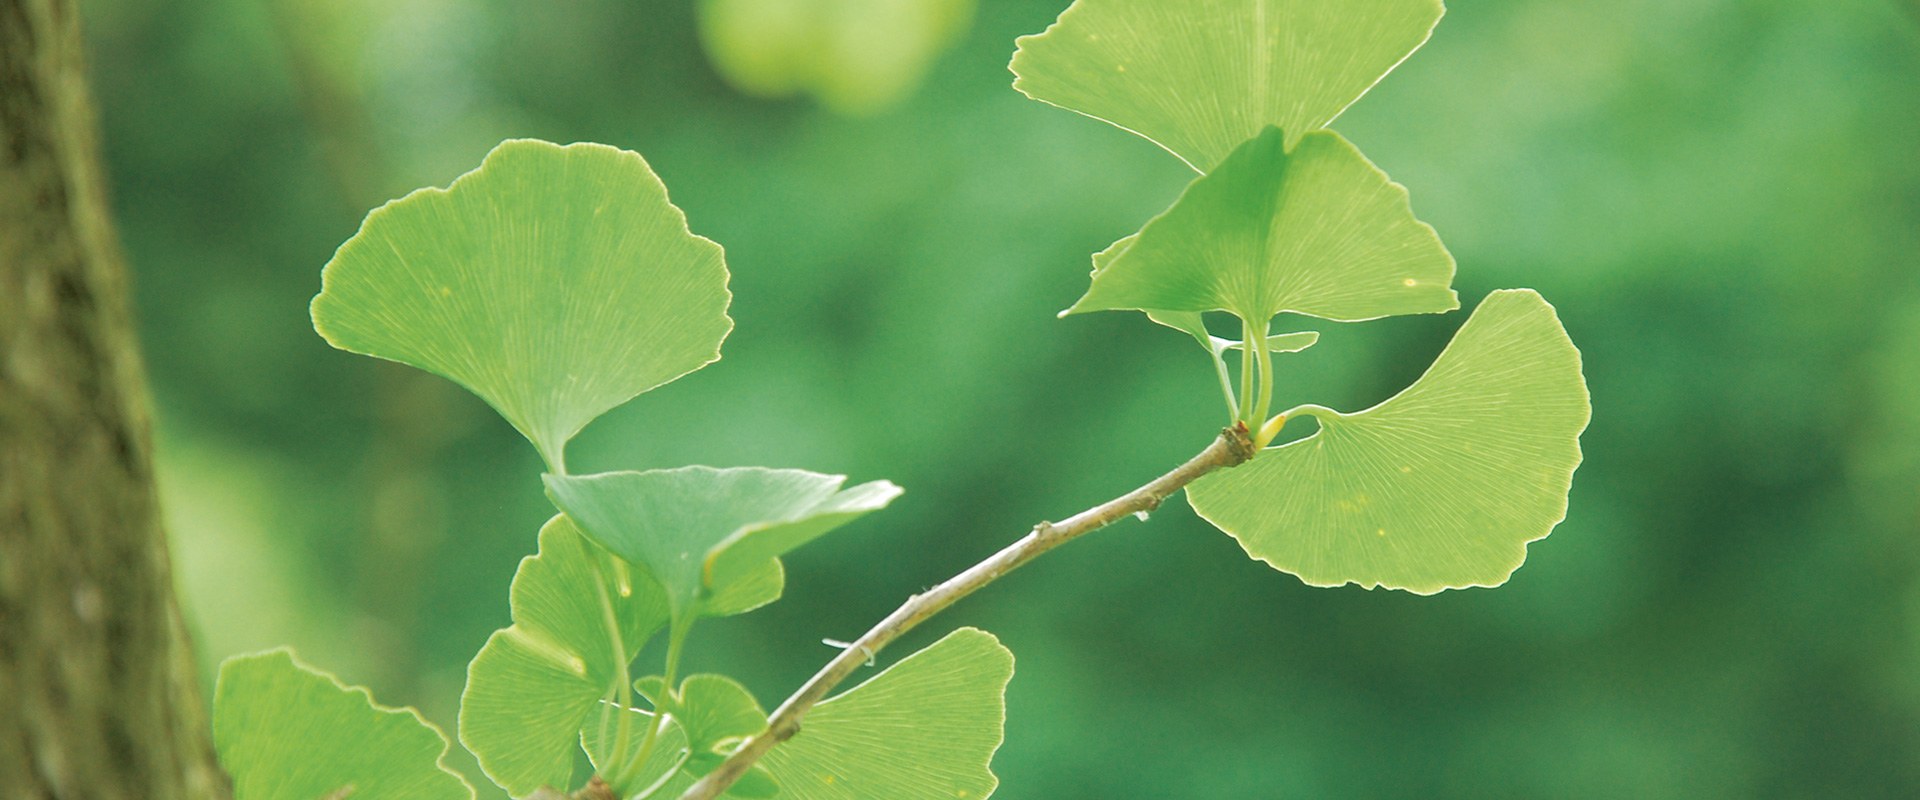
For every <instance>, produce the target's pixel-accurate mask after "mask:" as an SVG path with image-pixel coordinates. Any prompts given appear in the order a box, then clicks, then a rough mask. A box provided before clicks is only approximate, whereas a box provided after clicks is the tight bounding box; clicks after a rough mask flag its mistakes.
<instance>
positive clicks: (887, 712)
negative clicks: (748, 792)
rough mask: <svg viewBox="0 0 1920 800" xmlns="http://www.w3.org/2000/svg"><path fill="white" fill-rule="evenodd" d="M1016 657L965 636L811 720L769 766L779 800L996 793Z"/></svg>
mask: <svg viewBox="0 0 1920 800" xmlns="http://www.w3.org/2000/svg"><path fill="white" fill-rule="evenodd" d="M1012 677H1013V653H1011V652H1009V651H1008V650H1007V648H1005V647H1003V646H1001V644H1000V640H998V639H995V638H994V637H993V635H992V634H990V633H987V632H986V631H982V630H978V629H975V628H961V629H960V630H957V631H954V632H953V633H950V634H947V636H946V637H945V638H942V639H941V640H940V641H938V642H935V643H933V644H932V645H931V646H929V647H927V648H926V649H925V650H921V651H920V652H918V653H914V654H913V655H911V656H908V657H906V658H905V659H902V660H901V661H900V662H899V663H897V664H894V665H893V666H892V667H889V668H888V669H887V670H886V671H884V672H882V673H880V674H879V675H876V676H874V677H873V678H872V679H870V680H868V681H867V682H866V683H863V684H861V685H859V686H857V687H855V688H853V689H851V690H849V691H847V692H845V693H844V694H841V695H839V696H837V697H834V698H833V699H830V700H827V701H826V702H824V703H821V704H820V705H819V706H817V707H815V708H814V709H813V712H812V713H810V714H808V715H807V718H806V722H805V724H804V725H802V726H801V729H800V732H799V733H798V734H795V735H794V737H793V738H792V739H790V740H788V741H787V742H786V743H785V744H782V745H780V746H779V747H775V748H773V749H772V750H769V751H767V754H766V755H765V756H764V757H762V758H761V763H763V764H765V765H766V767H767V770H768V771H769V772H771V773H772V774H773V776H774V777H775V778H776V779H778V781H779V784H780V794H779V795H778V797H779V798H781V800H873V798H887V800H960V799H961V798H965V799H966V800H973V799H974V798H984V797H986V796H988V795H990V794H992V793H993V790H994V787H995V786H997V785H998V784H999V779H998V778H996V777H994V774H993V771H992V769H990V766H989V765H990V763H991V762H992V760H993V753H994V751H995V750H998V749H999V748H1000V741H1001V738H1002V735H1003V734H1002V730H1001V726H1002V725H1003V724H1004V723H1005V721H1006V689H1007V681H1008V680H1010V679H1011V678H1012Z"/></svg>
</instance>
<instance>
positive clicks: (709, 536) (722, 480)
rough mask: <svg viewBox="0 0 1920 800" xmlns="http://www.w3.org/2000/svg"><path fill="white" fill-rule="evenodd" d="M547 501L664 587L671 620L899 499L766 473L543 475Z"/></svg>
mask: <svg viewBox="0 0 1920 800" xmlns="http://www.w3.org/2000/svg"><path fill="white" fill-rule="evenodd" d="M546 482H547V494H548V495H549V496H550V497H552V499H553V502H554V504H555V505H557V506H559V507H560V508H561V509H562V510H564V511H566V512H567V515H568V516H569V517H572V518H573V519H574V520H575V521H577V522H578V523H579V524H580V527H581V528H582V529H583V530H584V531H585V532H586V533H587V535H589V536H591V537H593V538H594V539H595V540H597V541H599V542H600V543H601V544H602V545H604V546H606V548H607V549H609V550H611V551H613V552H614V553H616V554H618V555H619V556H620V557H622V558H625V559H627V560H628V561H631V562H633V563H635V564H639V565H642V566H644V567H646V569H647V570H648V571H649V572H651V573H652V574H653V576H654V577H655V578H657V579H659V581H660V583H661V585H662V586H664V587H665V588H666V592H667V602H668V605H669V607H670V608H671V609H672V610H673V611H672V613H673V616H674V618H675V619H676V620H686V619H690V618H691V617H692V615H694V614H697V613H699V612H700V610H701V609H702V608H703V607H704V605H705V604H707V603H709V602H711V600H710V596H711V595H721V594H725V593H726V592H727V590H728V589H729V588H730V587H731V585H732V584H734V583H737V582H739V581H742V580H751V579H754V576H755V575H756V574H757V573H758V572H759V571H760V570H763V569H764V568H765V567H764V565H765V563H766V562H767V561H769V560H772V559H774V558H775V557H777V556H779V555H781V554H783V553H786V552H788V551H790V550H792V549H794V548H796V547H799V546H800V545H803V544H806V543H807V542H809V541H812V540H813V539H814V538H816V537H819V536H821V535H822V534H825V533H826V532H828V531H830V530H833V529H834V528H837V527H839V526H841V525H844V524H846V523H848V522H851V521H853V520H854V519H857V518H859V517H860V516H862V515H865V514H867V513H868V512H871V511H874V510H876V509H879V508H882V507H884V506H886V505H887V503H889V502H892V500H893V498H895V497H898V496H899V495H900V487H898V486H895V485H893V484H891V483H888V482H886V481H874V482H871V483H863V484H860V485H858V486H855V487H852V488H850V489H845V490H842V489H841V488H840V486H841V484H843V483H845V482H846V476H844V475H822V474H820V473H817V472H807V471H805V470H797V469H766V468H763V467H737V468H732V469H714V468H712V467H681V468H679V469H666V470H650V471H647V472H609V473H603V474H599V475H585V476H564V475H547V476H546Z"/></svg>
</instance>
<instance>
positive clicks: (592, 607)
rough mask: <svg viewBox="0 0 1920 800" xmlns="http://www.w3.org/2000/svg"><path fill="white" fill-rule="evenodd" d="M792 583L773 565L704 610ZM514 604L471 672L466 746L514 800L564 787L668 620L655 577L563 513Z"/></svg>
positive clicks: (763, 598)
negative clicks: (584, 737)
mask: <svg viewBox="0 0 1920 800" xmlns="http://www.w3.org/2000/svg"><path fill="white" fill-rule="evenodd" d="M783 576H784V573H783V572H782V571H781V568H780V562H778V561H768V562H766V563H765V565H764V567H763V569H762V570H761V571H760V572H758V573H756V574H755V575H753V576H751V577H749V578H746V579H743V580H741V581H739V582H737V583H735V584H734V586H732V587H729V589H728V591H727V592H724V593H721V594H719V595H716V596H715V597H714V598H713V601H712V602H710V603H709V604H708V605H707V607H706V608H705V609H704V613H706V614H709V615H718V614H731V613H739V612H741V611H746V610H748V609H752V608H756V607H758V606H761V605H764V604H766V603H769V602H772V601H773V599H774V598H776V597H778V596H779V595H780V590H781V589H782V587H783V583H784V579H783ZM508 596H509V598H510V603H511V606H512V613H513V625H512V626H511V627H507V628H502V629H500V630H498V631H495V632H494V634H493V635H492V636H491V637H488V639H487V643H486V645H485V646H484V647H482V648H480V654H479V655H477V656H475V657H474V659H473V663H471V664H469V665H468V666H467V687H466V691H465V692H463V693H462V694H461V695H460V742H461V744H464V745H466V746H467V749H468V750H471V751H473V754H474V756H475V758H476V759H477V760H478V761H479V762H480V768H481V769H482V770H484V771H485V772H486V773H487V777H489V778H492V779H493V782H494V783H497V784H499V785H500V786H502V787H504V788H506V789H507V791H509V792H512V793H514V794H515V795H525V794H527V793H529V792H532V791H533V790H535V789H538V788H540V787H541V786H543V785H545V786H553V787H556V788H562V789H564V788H567V787H568V786H569V783H570V781H571V780H572V777H573V764H574V757H575V755H576V752H577V748H576V747H575V744H574V743H575V741H576V739H577V737H578V736H579V733H580V730H581V728H582V727H583V726H585V727H593V726H594V725H595V724H596V723H597V722H599V721H600V720H601V716H600V715H597V714H594V713H593V712H594V711H595V710H596V709H604V708H608V707H607V706H605V705H604V701H606V700H609V699H611V698H612V696H613V695H616V694H617V689H618V684H619V683H622V682H625V680H626V677H627V664H628V663H630V662H631V661H632V660H633V658H634V657H635V656H636V655H638V654H639V652H640V649H641V648H642V647H644V646H645V645H646V643H647V641H648V640H649V639H651V638H652V637H653V635H654V634H655V633H656V632H658V631H659V630H660V628H661V627H662V626H663V625H665V624H666V621H667V599H666V595H665V594H664V593H663V592H662V591H661V589H660V585H659V584H658V583H656V582H655V581H654V580H653V578H652V576H650V575H648V574H647V572H646V571H644V570H641V569H638V568H635V567H634V566H632V565H631V564H628V563H627V562H625V561H622V560H621V559H619V558H617V557H615V556H614V555H613V554H611V553H608V552H607V551H606V550H604V549H602V548H601V547H600V546H599V545H597V544H594V543H593V541H592V540H590V539H588V538H587V537H585V536H583V535H581V533H580V531H579V529H578V528H577V527H576V526H575V525H574V524H573V522H571V521H570V520H568V519H567V518H566V517H564V516H556V517H554V518H553V519H552V520H550V521H548V522H547V524H546V526H545V527H542V528H541V529H540V552H539V554H538V555H533V556H528V557H527V558H524V559H521V561H520V569H519V571H518V572H516V573H514V576H513V586H512V588H511V589H510V590H509V591H508ZM608 713H609V714H610V713H611V711H610V710H609V711H608ZM583 720H584V722H583Z"/></svg>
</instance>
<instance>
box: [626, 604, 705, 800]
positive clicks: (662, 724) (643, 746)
mask: <svg viewBox="0 0 1920 800" xmlns="http://www.w3.org/2000/svg"><path fill="white" fill-rule="evenodd" d="M686 640H687V626H685V625H682V624H680V623H679V622H677V621H676V622H675V623H674V624H673V627H672V628H671V629H670V630H668V632H667V666H666V670H665V672H664V673H662V674H663V676H664V677H665V680H663V681H661V682H660V696H659V697H658V698H656V699H655V702H654V704H653V719H652V720H651V721H650V722H648V724H647V734H646V736H645V738H642V739H641V740H640V750H639V752H636V753H634V754H633V759H632V760H631V761H628V762H627V763H626V764H625V765H624V766H623V767H622V768H621V770H620V776H621V778H623V779H628V778H631V777H633V771H634V770H637V769H640V768H641V767H644V766H646V764H647V759H648V758H649V757H651V756H652V755H653V748H654V746H656V745H658V744H659V743H660V733H661V731H662V730H664V729H665V728H666V727H667V725H666V723H667V713H668V712H667V709H668V708H669V707H671V706H672V703H670V702H668V699H669V698H671V697H673V686H674V681H676V680H678V679H679V672H680V647H681V645H682V644H684V643H685V642H686ZM614 788H616V789H624V788H625V784H624V782H623V783H617V784H614Z"/></svg>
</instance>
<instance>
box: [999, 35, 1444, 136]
mask: <svg viewBox="0 0 1920 800" xmlns="http://www.w3.org/2000/svg"><path fill="white" fill-rule="evenodd" d="M1443 12H1444V8H1443V7H1442V5H1441V2H1440V0H1189V1H1188V2H1166V0H1076V2H1074V4H1073V5H1072V6H1071V7H1069V8H1068V9H1067V10H1066V11H1065V12H1064V13H1062V14H1061V15H1060V20H1059V21H1058V22H1056V23H1054V24H1053V26H1052V27H1049V28H1047V30H1046V31H1045V32H1044V33H1041V34H1038V35H1034V36H1023V37H1021V38H1020V40H1019V41H1018V44H1019V48H1020V49H1019V51H1018V52H1016V53H1014V56H1013V64H1012V69H1013V72H1014V75H1016V76H1017V79H1016V80H1015V81H1014V82H1013V86H1014V88H1015V89H1018V90H1020V92H1021V93H1023V94H1025V95H1027V96H1028V97H1031V98H1033V99H1035V100H1039V101H1041V102H1044V103H1049V104H1052V105H1056V106H1059V107H1061V108H1065V109H1068V110H1071V111H1078V112H1080V113H1082V114H1085V115H1087V116H1090V117H1093V118H1095V119H1099V120H1104V121H1106V122H1109V123H1112V124H1113V125H1116V126H1118V127H1120V128H1122V129H1125V130H1128V131H1132V132H1134V133H1137V134H1139V135H1141V136H1144V137H1146V138H1148V139H1150V140H1152V141H1154V142H1156V143H1158V144H1160V145H1161V146H1162V147H1165V148H1166V149H1167V150H1169V151H1171V152H1172V153H1173V154H1174V155H1177V156H1179V157H1180V158H1182V159H1184V160H1185V161H1186V162H1187V163H1188V164H1190V165H1192V166H1193V168H1194V169H1196V170H1199V171H1201V172H1206V171H1209V170H1211V169H1212V168H1213V165H1214V164H1217V163H1219V162H1220V160H1221V159H1223V158H1225V157H1226V155H1227V153H1229V152H1231V151H1232V150H1233V149H1234V148H1235V147H1236V146H1238V145H1239V144H1240V143H1241V142H1243V141H1246V140H1247V139H1248V138H1251V137H1252V136H1254V135H1255V134H1257V133H1259V132H1260V131H1261V130H1262V129H1264V128H1266V127H1267V126H1269V125H1272V126H1278V127H1279V128H1280V129H1281V130H1284V131H1286V132H1287V136H1288V143H1289V145H1291V144H1292V143H1293V142H1297V141H1299V140H1300V139H1301V138H1302V137H1303V136H1304V135H1305V134H1307V133H1308V132H1311V131H1314V130H1317V129H1319V128H1322V127H1325V126H1326V125H1327V123H1329V122H1332V121H1333V119H1334V118H1335V117H1337V116H1339V115H1340V112H1342V111H1344V110H1346V108H1347V106H1349V105H1352V104H1353V101H1355V100H1358V99H1360V96H1361V95H1363V94H1365V93H1366V92H1367V90H1368V89H1371V88H1373V85H1374V84H1375V83H1378V82H1379V81H1380V79H1381V78H1382V77H1384V76H1385V75H1386V74H1387V72H1388V71H1390V70H1392V69H1393V68H1394V67H1395V66H1397V65H1398V64H1399V63H1400V62H1401V61H1402V60H1405V59H1406V57H1407V56H1408V55H1411V54H1412V53H1413V51H1414V50H1416V49H1419V47H1420V45H1421V44H1423V43H1425V42H1426V40H1427V36H1428V35H1429V34H1430V33H1432V32H1433V26H1434V25H1435V24H1437V23H1438V22H1439V21H1440V15H1441V14H1442V13H1443Z"/></svg>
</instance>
